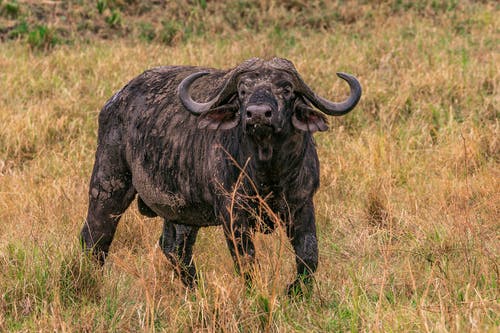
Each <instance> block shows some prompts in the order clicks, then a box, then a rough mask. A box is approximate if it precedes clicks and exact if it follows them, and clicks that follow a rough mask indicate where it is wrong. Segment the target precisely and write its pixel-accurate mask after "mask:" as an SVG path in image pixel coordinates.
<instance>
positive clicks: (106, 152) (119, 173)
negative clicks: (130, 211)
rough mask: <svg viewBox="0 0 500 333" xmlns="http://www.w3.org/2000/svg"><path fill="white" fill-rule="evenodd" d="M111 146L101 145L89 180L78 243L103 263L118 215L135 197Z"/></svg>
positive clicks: (130, 181)
mask: <svg viewBox="0 0 500 333" xmlns="http://www.w3.org/2000/svg"><path fill="white" fill-rule="evenodd" d="M119 157H120V154H119V153H118V152H115V150H114V149H112V147H111V148H109V147H106V146H101V147H99V150H98V151H97V154H96V161H95V164H94V169H93V172H92V177H91V180H90V189H89V208H88V213H87V219H86V220H85V223H84V225H83V228H82V231H81V233H80V239H81V243H82V247H83V249H84V250H85V251H89V252H91V253H92V254H93V255H94V256H95V257H96V258H97V259H98V261H99V262H100V263H101V264H104V261H105V259H106V256H107V254H108V251H109V247H110V245H111V242H112V241H113V236H114V234H115V231H116V228H117V226H118V222H119V220H120V217H121V215H122V214H123V212H124V211H125V210H126V209H127V207H128V206H129V205H130V203H131V202H132V200H133V199H134V197H135V193H136V192H135V189H134V187H133V186H132V179H131V175H130V173H129V171H128V169H127V168H126V166H125V163H123V162H121V159H120V158H119Z"/></svg>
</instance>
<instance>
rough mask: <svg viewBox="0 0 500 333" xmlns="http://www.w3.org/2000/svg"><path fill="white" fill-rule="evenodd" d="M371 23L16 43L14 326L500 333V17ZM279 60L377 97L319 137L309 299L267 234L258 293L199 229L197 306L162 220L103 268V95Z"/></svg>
mask: <svg viewBox="0 0 500 333" xmlns="http://www.w3.org/2000/svg"><path fill="white" fill-rule="evenodd" d="M12 3H13V2H12ZM239 3H240V4H242V3H243V2H239ZM203 4H205V5H204V6H207V7H209V6H211V4H210V2H208V3H206V2H200V4H199V5H200V6H201V7H203ZM242 6H243V5H242ZM252 8H253V7H251V8H250V7H248V6H243V7H242V8H240V9H238V10H244V11H245V13H252V10H253V9H252ZM360 8H361V9H360V12H359V13H351V12H350V10H348V9H343V12H341V13H340V14H338V15H340V16H338V20H337V21H335V22H336V23H335V24H334V25H332V26H326V27H313V26H311V27H307V28H301V27H298V26H294V24H292V23H290V22H295V21H294V20H295V19H294V17H291V18H289V21H288V22H289V23H287V24H290V26H285V27H275V26H265V25H258V24H257V25H258V26H250V27H249V28H247V29H240V27H237V28H238V29H236V30H237V31H235V32H234V33H233V34H231V33H228V31H230V30H228V29H230V28H229V27H226V26H225V25H221V26H220V29H223V32H222V35H223V36H224V37H220V36H219V32H218V30H217V29H215V28H214V29H213V30H212V28H213V27H216V25H215V23H214V22H220V20H222V19H220V20H219V21H217V18H216V17H212V18H211V19H210V20H211V21H210V20H207V21H206V22H205V26H206V27H212V28H210V29H208V28H207V30H206V31H205V32H204V33H203V34H200V35H196V34H195V35H192V36H191V37H190V38H188V39H185V40H184V41H178V42H177V44H175V45H174V46H166V45H165V44H162V43H156V42H155V40H154V38H153V41H152V42H144V41H143V42H137V40H135V39H126V38H125V39H123V38H118V39H114V40H98V39H93V40H91V41H90V42H88V41H87V42H85V41H82V42H78V41H76V42H74V43H73V45H60V44H58V45H54V46H53V47H52V48H51V49H50V50H46V51H43V52H41V51H37V50H35V49H32V48H30V47H29V45H27V44H26V42H25V41H24V40H22V39H17V40H13V41H5V42H3V43H2V45H1V48H0V55H1V56H0V82H1V84H0V87H1V89H0V295H1V298H0V331H49V330H57V331H86V332H94V331H97V332H99V331H117V332H122V331H273V332H274V331H276V332H285V331H286V332H288V331H316V332H323V331H333V332H335V331H379V332H386V331H402V332H406V331H428V332H431V331H432V332H469V331H470V332H496V331H497V330H498V328H499V327H500V315H499V314H500V301H499V299H500V287H499V280H500V272H499V262H500V260H499V256H500V252H499V249H500V247H499V245H498V244H500V242H499V241H500V225H499V223H498V221H499V220H500V212H499V210H500V195H499V190H498V189H499V188H500V182H499V179H500V172H499V170H500V169H499V162H500V146H499V139H498V138H499V110H498V106H499V105H500V104H499V96H500V95H499V90H498V88H499V79H500V77H499V65H498V64H500V57H499V55H500V52H498V51H499V49H498V45H499V38H500V34H499V29H500V26H499V23H500V21H499V20H498V19H497V18H496V17H498V14H499V8H498V5H496V4H494V3H488V2H485V3H475V2H471V3H469V2H461V3H457V2H454V1H449V2H428V3H426V5H424V6H421V7H418V6H417V7H415V6H413V7H412V5H411V2H405V1H394V2H383V3H380V4H379V5H375V4H374V5H371V4H363V5H361V6H360ZM209 9H210V8H209ZM22 10H23V8H22V7H21V12H22ZM96 10H97V9H96ZM207 10H208V9H207ZM281 10H282V9H280V8H278V9H276V10H275V11H273V9H272V8H271V9H269V10H268V14H269V15H271V16H272V15H275V17H280V15H281ZM349 13H350V14H349ZM348 14H349V15H351V16H352V15H354V16H355V17H356V19H355V20H353V21H349V20H347V19H346V18H348V17H349V15H348ZM9 15H11V14H9ZM248 15H250V16H251V14H248ZM297 15H298V16H297V17H298V18H300V15H299V14H297ZM247 20H250V18H248V16H247ZM263 20H264V19H263ZM296 20H298V19H296ZM126 22H127V20H126V16H123V21H122V24H126ZM210 22H212V23H210ZM249 22H250V21H249ZM252 22H253V21H252ZM257 23H258V22H257ZM210 24H213V25H210ZM148 29H149V28H148ZM224 29H225V30H224ZM155 36H156V35H155ZM170 37H172V36H170ZM172 38H173V37H172ZM272 55H277V56H282V57H286V58H288V59H291V60H292V61H293V62H294V63H295V64H296V66H297V67H298V69H299V71H300V73H301V74H302V76H303V78H304V79H305V80H306V82H307V83H308V84H309V85H310V86H312V87H314V88H315V89H316V90H317V91H318V93H320V94H321V95H324V96H328V97H330V98H332V99H342V98H343V97H344V96H345V95H346V94H347V88H346V87H345V84H344V83H343V82H341V80H340V79H338V78H336V76H335V72H336V71H346V72H351V73H353V74H355V75H356V76H357V77H358V78H359V79H360V81H361V83H362V84H363V87H364V95H363V98H362V100H361V102H360V105H359V106H358V107H357V109H355V111H353V112H352V113H351V114H349V115H347V116H345V117H342V118H335V119H331V121H330V127H331V129H330V130H329V131H328V132H325V133H320V134H318V135H316V139H317V148H318V152H319V155H320V160H321V164H322V169H321V188H320V191H319V192H318V194H317V196H316V198H315V199H316V200H315V201H316V210H317V224H318V233H319V243H320V266H319V270H318V272H317V274H316V285H315V290H314V294H313V295H312V296H311V297H309V298H306V299H305V300H303V301H294V300H290V299H288V298H287V297H286V296H285V293H284V286H285V285H286V284H287V283H288V282H290V281H291V279H292V277H293V272H294V258H293V255H292V251H291V247H290V245H289V244H288V242H287V240H286V237H284V235H283V233H282V232H280V231H278V232H276V233H275V234H273V235H271V236H259V237H258V239H257V249H258V252H257V253H258V259H259V264H258V269H257V273H256V277H255V280H256V283H255V287H254V288H253V289H252V290H250V291H247V290H245V288H244V282H243V281H242V279H240V278H238V277H237V276H235V274H234V272H233V270H232V261H231V258H230V255H229V253H228V251H227V250H226V245H225V241H224V239H223V235H222V230H221V229H220V228H205V229H202V231H201V232H200V234H199V236H198V242H197V245H196V247H195V260H196V263H197V265H198V269H199V272H200V281H201V283H200V286H199V287H198V288H197V289H196V290H194V291H192V292H187V291H186V290H185V289H184V288H183V287H182V286H181V283H180V281H179V280H178V279H176V278H174V274H173V269H172V268H171V267H169V265H168V263H167V261H166V259H165V258H164V257H163V254H162V253H161V251H160V250H159V248H158V247H157V246H156V244H157V240H158V237H159V235H160V231H161V225H162V222H161V221H160V220H159V219H145V218H143V217H141V216H140V215H139V214H138V212H137V209H136V207H135V206H134V207H131V208H130V209H129V210H128V211H127V213H126V214H125V215H124V217H123V219H122V221H121V224H120V226H119V229H118V232H117V235H116V237H115V242H114V243H113V246H112V249H111V255H110V260H109V263H108V264H106V265H105V267H104V269H103V270H97V269H96V268H95V267H94V266H93V265H91V264H89V263H88V262H87V260H86V258H84V257H82V256H81V254H80V249H79V245H78V242H77V235H78V233H79V230H80V228H81V225H82V223H83V220H84V217H85V214H86V205H87V191H88V188H87V184H88V181H89V176H90V172H91V168H92V164H93V154H94V152H95V144H96V132H97V114H98V111H99V109H100V107H101V106H102V105H103V104H104V102H105V101H106V100H107V98H109V97H110V96H111V95H112V94H113V92H115V91H116V90H118V89H119V88H121V87H122V86H123V85H124V84H125V83H126V82H128V80H130V79H131V78H133V77H134V76H136V75H138V74H139V73H141V72H142V71H143V70H145V69H147V68H150V67H153V66H158V65H165V64H198V65H208V66H214V67H231V66H234V65H236V64H238V63H239V62H241V61H242V60H244V59H247V58H249V57H252V56H261V57H269V56H272Z"/></svg>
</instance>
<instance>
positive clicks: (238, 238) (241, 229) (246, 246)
mask: <svg viewBox="0 0 500 333" xmlns="http://www.w3.org/2000/svg"><path fill="white" fill-rule="evenodd" d="M253 234H254V233H253V230H251V229H250V228H249V227H248V223H246V220H243V221H242V220H240V219H237V220H231V219H227V220H225V223H224V235H225V236H226V242H227V246H228V248H229V252H230V253H231V257H232V258H233V261H234V266H235V269H236V272H237V273H238V274H242V275H243V277H244V278H245V281H246V283H247V284H251V270H252V269H253V263H254V261H255V246H254V243H253Z"/></svg>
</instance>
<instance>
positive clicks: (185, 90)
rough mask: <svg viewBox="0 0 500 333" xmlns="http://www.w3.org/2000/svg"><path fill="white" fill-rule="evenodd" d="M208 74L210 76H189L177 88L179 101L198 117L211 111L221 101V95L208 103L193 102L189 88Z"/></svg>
mask: <svg viewBox="0 0 500 333" xmlns="http://www.w3.org/2000/svg"><path fill="white" fill-rule="evenodd" d="M207 74H210V72H197V73H193V74H191V75H188V76H187V77H186V78H185V79H184V80H182V82H181V83H180V84H179V87H178V88H177V93H178V94H179V99H180V100H181V103H182V105H183V106H184V107H185V108H186V110H188V111H189V112H191V113H192V114H194V115H195V116H198V115H200V114H202V113H203V112H205V111H208V110H210V108H211V107H212V106H213V105H214V104H215V102H217V100H218V99H219V95H220V94H219V95H217V96H215V97H214V98H213V99H212V100H210V101H208V102H206V103H198V102H195V101H193V99H192V98H191V96H190V95H189V88H190V87H191V85H192V84H193V82H194V81H195V80H196V79H198V78H200V77H202V76H205V75H207Z"/></svg>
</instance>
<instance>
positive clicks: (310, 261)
mask: <svg viewBox="0 0 500 333" xmlns="http://www.w3.org/2000/svg"><path fill="white" fill-rule="evenodd" d="M287 234H288V237H289V238H290V240H291V243H292V245H293V249H294V251H295V261H296V265H297V277H296V279H295V281H293V282H292V283H291V284H290V285H289V286H288V288H287V292H288V294H289V295H291V296H293V295H303V294H304V292H305V291H304V290H303V289H302V287H303V286H304V287H305V288H306V289H307V291H310V290H311V289H312V283H313V273H314V272H315V271H316V268H317V267H318V240H317V238H316V223H315V216H314V204H313V203H312V201H310V202H307V203H306V204H305V205H304V206H303V207H302V208H301V209H299V210H298V211H297V213H296V214H295V216H294V219H293V221H292V223H291V225H289V226H288V228H287Z"/></svg>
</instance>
